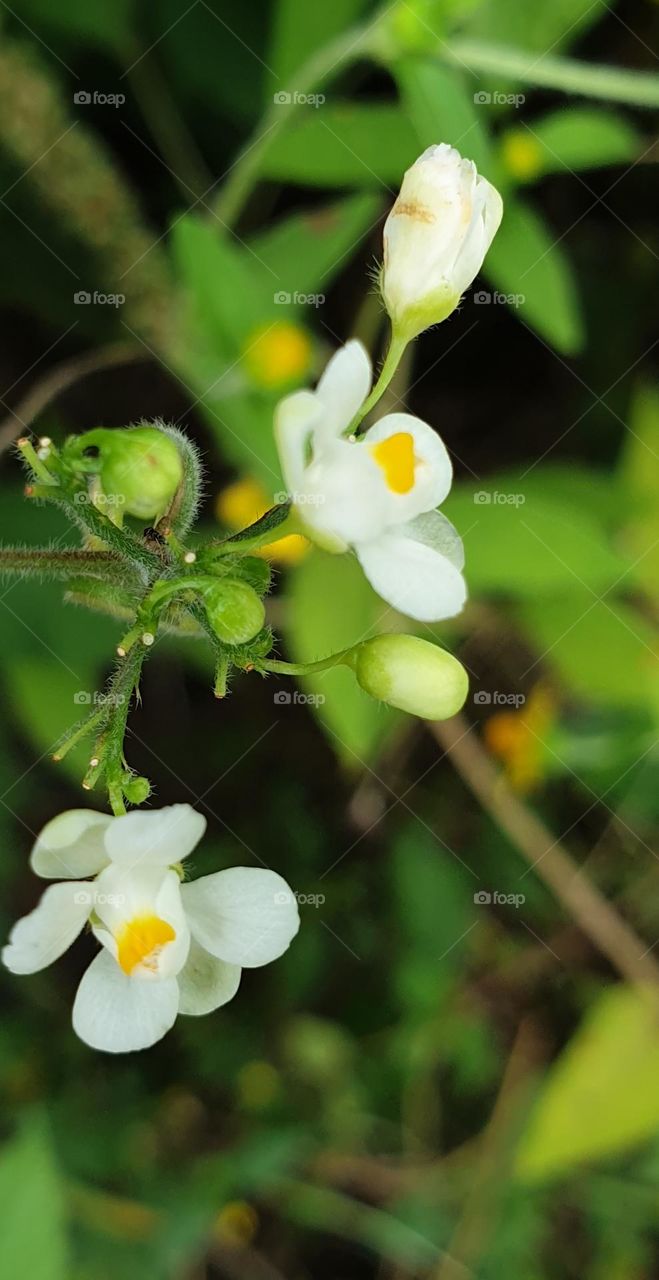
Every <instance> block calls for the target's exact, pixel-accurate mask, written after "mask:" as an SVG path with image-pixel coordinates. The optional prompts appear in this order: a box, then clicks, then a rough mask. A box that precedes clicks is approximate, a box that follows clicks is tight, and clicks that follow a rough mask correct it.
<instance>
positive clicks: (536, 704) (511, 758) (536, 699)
mask: <svg viewBox="0 0 659 1280" xmlns="http://www.w3.org/2000/svg"><path fill="white" fill-rule="evenodd" d="M555 719H556V703H555V699H554V697H553V695H552V693H551V692H550V690H549V689H547V687H546V686H545V685H542V684H537V685H536V686H535V688H534V689H533V690H532V691H531V693H530V695H529V697H528V698H527V700H526V703H525V705H524V706H523V707H522V709H521V710H519V711H498V712H497V713H496V714H495V715H493V716H490V718H489V720H488V721H487V722H486V724H485V728H484V730H483V736H484V738H485V743H486V745H487V746H488V747H489V749H490V751H491V752H492V754H493V755H495V756H497V757H498V759H499V760H501V762H502V764H503V766H504V768H505V771H506V774H507V776H508V780H509V782H510V784H511V786H513V787H514V788H515V790H516V791H532V790H533V788H534V787H536V786H538V784H539V783H540V782H541V781H542V779H543V777H544V774H545V768H544V761H545V757H546V750H545V747H544V741H543V739H544V735H545V733H546V732H547V730H548V729H549V728H550V727H551V725H552V724H553V723H554V721H555Z"/></svg>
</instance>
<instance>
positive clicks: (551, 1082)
mask: <svg viewBox="0 0 659 1280" xmlns="http://www.w3.org/2000/svg"><path fill="white" fill-rule="evenodd" d="M658 1074H659V1022H658V1021H657V1010H656V1005H655V1003H654V1001H653V999H652V997H651V995H650V993H645V992H642V991H638V990H636V989H634V988H632V987H625V986H617V987H613V988H611V989H609V990H607V991H605V992H604V993H603V995H601V996H600V997H599V999H598V1000H597V1001H596V1003H595V1004H594V1005H593V1006H592V1008H591V1009H590V1011H589V1013H588V1015H587V1017H586V1020H585V1022H584V1023H583V1024H582V1025H581V1027H580V1028H579V1029H578V1030H577V1032H576V1033H575V1035H574V1036H573V1038H572V1040H571V1042H570V1044H569V1045H568V1046H567V1048H566V1049H565V1050H564V1052H563V1053H562V1054H561V1056H560V1058H559V1059H558V1062H557V1063H556V1064H555V1066H554V1067H553V1068H552V1070H551V1071H550V1073H549V1077H548V1079H547V1081H546V1083H545V1085H544V1087H543V1089H542V1092H541V1095H540V1098H539V1100H538V1103H537V1106H536V1108H535V1110H534V1112H533V1114H532V1116H531V1120H530V1123H529V1127H528V1130H527V1131H526V1133H525V1135H524V1137H523V1139H522V1142H521V1146H520V1148H519V1151H518V1156H517V1173H518V1176H519V1177H520V1178H521V1179H523V1181H525V1182H541V1181H545V1180H546V1179H548V1178H555V1177H559V1176H563V1175H566V1174H569V1173H571V1172H572V1170H573V1169H574V1168H575V1167H577V1166H579V1165H581V1164H583V1163H584V1162H592V1161H595V1160H602V1159H609V1158H612V1157H614V1156H618V1155H621V1154H622V1153H624V1152H626V1151H628V1150H629V1148H631V1147H634V1146H637V1145H638V1144H639V1143H641V1142H645V1141H647V1140H648V1139H650V1138H652V1137H654V1136H655V1135H656V1134H657V1132H658V1131H659V1090H657V1075H658Z"/></svg>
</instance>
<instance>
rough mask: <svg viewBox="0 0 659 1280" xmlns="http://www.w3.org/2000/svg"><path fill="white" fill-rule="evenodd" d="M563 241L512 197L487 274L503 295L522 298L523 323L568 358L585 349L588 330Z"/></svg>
mask: <svg viewBox="0 0 659 1280" xmlns="http://www.w3.org/2000/svg"><path fill="white" fill-rule="evenodd" d="M559 239H560V236H559V235H555V234H554V232H553V231H552V230H551V229H550V228H549V227H547V226H546V225H545V223H544V222H543V220H542V219H541V217H540V215H539V214H538V213H536V212H535V211H534V210H533V209H531V208H529V207H528V206H527V205H525V204H522V203H521V202H520V201H519V200H518V199H517V198H516V197H514V196H512V195H510V196H508V199H507V201H506V204H505V207H504V211H503V221H502V223H501V226H500V227H499V230H498V232H497V234H496V236H495V237H494V241H493V243H492V246H491V248H490V250H489V252H488V255H487V257H486V259H485V264H484V267H483V271H484V273H485V275H486V276H487V278H488V279H489V280H490V281H491V282H492V284H493V285H494V286H495V287H496V288H497V289H498V290H499V291H500V292H501V293H504V294H507V295H511V296H512V295H514V297H515V299H520V298H521V299H522V300H521V301H518V302H513V305H514V306H516V313H517V314H518V315H519V317H520V319H521V320H524V321H526V323H527V324H529V325H531V326H532V327H533V328H534V329H537V331H538V333H539V334H540V336H541V337H543V338H546V339H547V340H548V341H549V342H551V343H552V345H553V346H555V347H557V348H558V350H559V351H563V352H565V353H566V354H568V355H569V354H571V353H574V352H575V351H578V350H579V348H580V347H581V345H582V342H583V330H582V324H581V316H580V312H579V304H578V299H577V293H576V288H575V283H574V279H573V276H572V269H571V267H570V265H569V263H568V261H567V259H566V258H565V256H564V254H563V251H562V248H561V246H560V244H559V243H558V241H559Z"/></svg>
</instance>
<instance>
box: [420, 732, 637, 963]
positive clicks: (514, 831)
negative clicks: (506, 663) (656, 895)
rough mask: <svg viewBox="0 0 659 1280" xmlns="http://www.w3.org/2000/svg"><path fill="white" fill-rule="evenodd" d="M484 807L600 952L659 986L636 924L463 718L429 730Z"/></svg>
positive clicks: (611, 960)
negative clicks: (521, 794)
mask: <svg viewBox="0 0 659 1280" xmlns="http://www.w3.org/2000/svg"><path fill="white" fill-rule="evenodd" d="M429 728H430V731H431V733H432V734H433V736H434V737H435V738H436V740H437V742H438V743H439V745H440V746H441V747H442V748H443V749H444V750H445V751H447V752H448V753H449V755H450V758H451V760H452V761H453V764H454V765H455V768H456V769H457V771H458V773H459V774H460V776H461V778H462V779H463V781H464V782H465V783H466V785H467V786H468V787H469V788H470V790H471V791H472V792H473V794H474V795H475V796H476V798H477V799H478V800H479V801H480V803H481V804H482V806H483V808H484V809H485V810H486V812H487V813H489V815H490V817H491V818H492V819H493V820H494V822H496V824H497V825H498V826H499V827H500V828H501V830H502V831H504V832H505V833H506V835H507V836H508V838H509V839H510V841H511V842H512V844H513V845H514V846H515V848H516V849H517V851H518V852H519V853H521V855H522V857H523V858H525V859H526V861H527V862H528V863H529V864H530V866H531V868H532V870H533V871H535V873H536V875H538V876H539V877H540V879H541V880H543V881H544V883H545V884H546V885H547V887H548V888H549V889H550V890H551V892H552V893H553V894H554V896H555V897H556V898H558V900H559V902H561V903H562V904H563V906H564V907H565V908H566V910H567V911H569V912H570V914H571V915H572V916H573V918H574V919H575V920H576V922H577V924H578V925H579V927H580V928H581V929H582V930H583V932H584V933H585V934H586V936H587V937H588V938H589V939H590V941H591V942H592V943H593V945H594V946H595V947H597V949H598V950H599V951H601V953H602V954H603V955H605V956H606V957H607V959H608V960H609V961H610V963H611V964H612V965H613V967H614V968H615V969H617V970H618V972H619V973H620V974H621V975H622V976H623V977H624V978H626V979H627V980H628V981H629V982H632V983H635V984H637V985H643V986H647V985H648V984H650V985H652V986H657V985H659V965H657V962H656V960H655V959H654V957H653V956H652V955H650V953H649V952H648V951H647V948H646V946H645V944H644V943H643V942H642V941H641V939H640V938H639V937H638V936H637V934H636V933H635V932H634V930H633V928H632V927H631V925H629V924H627V923H626V921H625V920H623V919H622V917H621V916H620V915H619V914H618V912H617V911H616V910H615V908H614V907H613V906H612V905H611V903H610V902H607V900H606V898H605V897H604V896H603V895H602V894H601V893H600V891H599V889H597V888H596V887H595V885H594V884H593V883H592V881H591V880H589V879H588V876H587V875H586V874H585V872H584V870H583V868H581V867H579V866H578V864H577V863H576V862H575V861H574V859H573V858H572V856H571V854H570V853H568V851H567V849H566V848H565V846H564V845H563V844H561V842H560V841H559V840H556V839H555V838H554V836H553V835H552V833H551V831H549V830H548V828H547V827H546V826H545V825H544V823H543V822H542V821H541V820H540V818H538V817H537V816H536V814H535V813H533V812H532V810H531V809H529V808H528V806H527V805H526V804H524V802H523V801H522V800H520V798H519V796H518V795H517V794H516V793H515V792H514V791H513V790H512V788H511V787H510V786H509V784H508V782H507V781H506V779H505V778H504V777H503V775H502V774H501V773H500V771H499V770H498V769H497V768H496V767H495V765H494V764H493V763H492V761H491V759H490V757H489V755H488V753H487V752H486V751H485V749H484V748H483V747H482V746H481V744H480V742H479V740H478V738H477V737H476V735H475V733H474V731H473V729H470V728H469V726H468V725H467V723H466V721H465V720H464V719H463V718H462V717H461V716H454V718H453V719H452V720H445V721H444V722H442V723H435V724H431V725H430V726H429Z"/></svg>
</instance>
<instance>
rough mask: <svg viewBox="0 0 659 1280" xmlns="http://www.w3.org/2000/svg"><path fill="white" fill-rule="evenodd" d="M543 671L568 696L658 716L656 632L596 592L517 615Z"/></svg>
mask: <svg viewBox="0 0 659 1280" xmlns="http://www.w3.org/2000/svg"><path fill="white" fill-rule="evenodd" d="M517 616H518V617H519V619H520V622H521V623H522V625H523V626H524V627H525V628H526V630H527V632H528V633H529V636H530V638H531V639H532V642H533V644H534V647H535V648H536V650H537V652H538V657H539V659H541V661H542V663H543V664H545V665H547V664H548V665H550V666H553V667H555V668H556V670H557V671H558V672H559V674H560V676H561V677H562V679H563V680H565V682H566V684H567V686H568V688H569V689H570V691H571V692H572V693H573V694H574V695H576V696H578V697H583V698H589V699H593V701H595V702H598V703H599V702H601V703H602V704H604V705H611V706H619V707H641V708H646V709H647V710H648V711H649V713H650V714H653V715H654V716H655V717H656V715H657V713H658V710H659V665H658V663H657V652H656V648H655V647H654V646H655V645H656V634H655V631H654V628H653V627H651V626H650V625H649V623H648V622H647V621H646V620H645V618H643V617H642V616H641V614H640V613H638V612H637V611H636V610H635V609H633V608H632V607H631V606H630V605H625V604H622V603H621V602H620V601H616V600H613V599H611V597H608V599H607V600H606V601H600V600H599V599H598V597H597V595H595V594H594V593H593V592H592V591H585V590H582V591H577V592H576V593H575V592H572V591H570V593H569V594H568V593H566V594H565V595H564V596H561V597H558V596H557V597H555V598H554V599H546V600H537V601H536V600H531V599H529V600H528V601H526V602H525V603H524V604H523V605H520V607H519V610H518V615H517Z"/></svg>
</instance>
